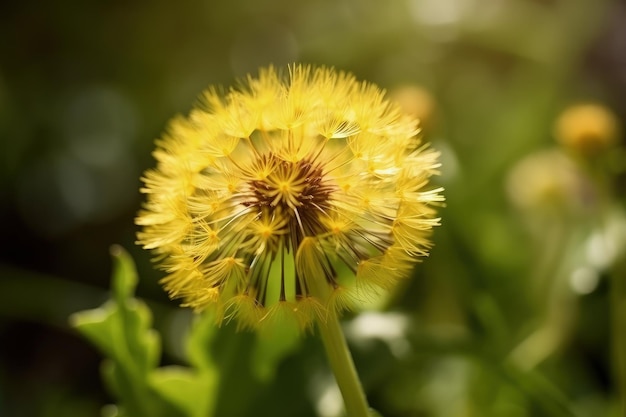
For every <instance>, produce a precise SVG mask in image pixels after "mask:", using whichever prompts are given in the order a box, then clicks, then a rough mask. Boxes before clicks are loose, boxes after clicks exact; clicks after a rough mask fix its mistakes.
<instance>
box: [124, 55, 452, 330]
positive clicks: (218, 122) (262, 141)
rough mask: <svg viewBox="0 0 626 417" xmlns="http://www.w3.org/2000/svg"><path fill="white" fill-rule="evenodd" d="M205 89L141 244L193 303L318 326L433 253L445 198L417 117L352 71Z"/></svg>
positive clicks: (143, 220)
mask: <svg viewBox="0 0 626 417" xmlns="http://www.w3.org/2000/svg"><path fill="white" fill-rule="evenodd" d="M242 84H243V85H242V86H241V87H240V88H239V89H232V90H230V91H229V92H228V93H226V94H224V95H220V94H219V93H218V92H217V91H216V90H209V91H207V92H205V93H204V95H203V96H202V98H201V103H200V104H199V105H198V106H197V107H196V108H194V109H193V110H192V111H191V113H190V114H189V116H188V117H178V118H175V119H174V120H173V121H172V122H171V124H170V127H169V129H168V132H167V134H166V135H165V136H164V138H163V139H161V140H158V141H157V149H156V151H155V152H154V157H155V158H156V160H157V167H156V168H155V169H153V170H149V171H147V172H146V173H145V175H144V177H143V181H144V184H145V186H144V187H143V188H142V192H143V193H145V194H146V196H147V198H146V202H145V204H144V208H143V210H142V211H141V212H140V213H139V215H138V217H137V219H136V222H137V224H138V225H140V226H142V230H141V231H140V232H139V233H138V241H139V243H140V244H141V245H143V247H144V248H146V249H149V250H151V251H152V252H153V253H154V255H155V258H156V260H157V261H158V263H159V265H160V267H161V268H162V269H163V270H164V271H166V273H167V274H168V275H167V276H166V277H165V278H164V279H163V281H162V283H163V285H164V287H165V288H166V290H167V291H168V292H169V294H170V296H171V297H174V298H182V299H183V302H184V304H183V305H185V306H190V307H193V308H196V309H203V308H205V307H207V306H214V307H215V308H216V310H217V311H218V313H219V318H220V319H223V318H230V317H237V318H238V319H239V320H240V323H241V324H243V325H248V326H251V327H256V326H258V325H261V324H263V323H265V322H271V321H272V319H274V318H279V317H288V318H292V319H295V320H297V322H298V323H299V325H301V326H302V327H306V326H307V325H309V324H310V323H311V322H312V321H313V320H315V319H321V320H324V317H326V314H334V313H336V312H339V311H340V310H342V309H344V308H346V307H349V305H350V301H351V300H354V299H359V298H361V297H367V296H368V295H369V294H371V293H372V292H375V291H376V288H383V289H384V288H388V287H390V286H392V285H393V284H394V282H396V280H398V279H400V278H402V277H405V276H407V275H408V274H410V271H411V268H412V266H413V265H414V263H415V262H416V261H417V260H418V259H419V257H421V256H424V255H427V253H428V250H429V247H430V241H429V235H430V232H431V229H432V227H433V226H436V225H437V224H438V223H439V219H437V218H436V212H435V210H434V208H433V206H436V205H437V203H439V202H441V201H442V200H443V197H442V196H441V194H440V192H441V190H440V189H433V188H432V187H429V178H430V177H431V176H432V175H433V174H436V173H437V168H438V166H439V163H438V153H437V152H435V151H432V150H430V149H429V148H428V147H427V146H426V145H424V144H422V143H421V142H420V140H419V138H418V137H417V136H416V135H417V134H418V132H419V129H418V128H417V120H415V119H413V118H411V117H410V116H408V115H405V114H403V113H402V111H401V110H400V107H399V106H398V105H395V104H392V103H390V102H388V101H387V100H386V99H385V96H384V92H383V91H381V90H380V89H379V88H377V87H376V86H374V85H372V84H368V83H365V82H359V81H357V80H356V79H355V78H354V77H353V76H352V75H350V74H347V73H343V72H336V71H334V70H332V69H328V68H311V67H308V66H302V65H294V66H292V67H290V68H289V71H288V74H284V75H283V74H282V73H280V72H278V71H276V70H275V69H273V68H269V69H265V70H261V71H260V74H259V76H258V78H252V77H248V79H247V80H246V81H245V82H244V83H242Z"/></svg>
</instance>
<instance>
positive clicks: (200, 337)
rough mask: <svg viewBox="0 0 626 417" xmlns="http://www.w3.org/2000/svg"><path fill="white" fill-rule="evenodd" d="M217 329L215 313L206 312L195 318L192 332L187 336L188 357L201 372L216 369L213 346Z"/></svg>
mask: <svg viewBox="0 0 626 417" xmlns="http://www.w3.org/2000/svg"><path fill="white" fill-rule="evenodd" d="M217 329H218V327H217V325H216V324H215V316H214V314H213V312H211V311H205V312H204V313H202V314H198V315H196V316H195V317H194V321H193V324H192V326H191V331H190V332H189V335H188V336H187V356H188V358H189V362H190V363H191V364H192V365H194V366H195V367H197V368H199V369H201V370H205V369H206V370H212V371H214V370H215V369H216V364H215V361H214V358H213V356H212V354H211V346H212V344H213V340H214V339H215V336H216V334H217Z"/></svg>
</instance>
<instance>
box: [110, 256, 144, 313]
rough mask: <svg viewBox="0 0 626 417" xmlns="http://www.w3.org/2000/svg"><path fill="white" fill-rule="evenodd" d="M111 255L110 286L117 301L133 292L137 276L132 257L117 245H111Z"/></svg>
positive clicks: (121, 300)
mask: <svg viewBox="0 0 626 417" xmlns="http://www.w3.org/2000/svg"><path fill="white" fill-rule="evenodd" d="M111 256H112V257H113V282H112V283H111V287H112V289H113V294H114V295H115V299H116V300H117V302H118V303H120V304H121V303H122V302H123V300H128V299H129V298H131V297H132V296H133V295H134V294H135V288H136V287H137V282H138V281H139V278H138V277H137V269H136V268H135V262H134V261H133V258H131V256H130V255H129V254H128V252H126V250H124V248H122V247H121V246H119V245H113V246H111Z"/></svg>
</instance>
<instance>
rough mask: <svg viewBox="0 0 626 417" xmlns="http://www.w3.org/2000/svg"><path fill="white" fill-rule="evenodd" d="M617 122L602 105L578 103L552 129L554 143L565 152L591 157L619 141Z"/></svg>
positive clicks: (613, 115) (569, 108) (567, 110)
mask: <svg viewBox="0 0 626 417" xmlns="http://www.w3.org/2000/svg"><path fill="white" fill-rule="evenodd" d="M619 131H620V126H619V121H618V120H617V117H616V116H615V114H613V112H612V111H611V110H610V109H608V108H607V107H605V106H603V105H601V104H593V103H587V104H578V105H574V106H570V107H568V108H566V109H565V110H564V111H563V112H562V113H561V114H560V115H559V117H558V118H557V120H556V123H555V126H554V135H555V137H556V140H557V141H558V142H559V143H560V144H561V145H562V146H564V147H565V148H566V149H571V150H573V151H575V152H577V153H580V154H582V155H594V154H596V153H598V152H600V151H603V150H606V149H608V148H610V147H611V146H613V145H615V144H616V143H617V141H618V139H619Z"/></svg>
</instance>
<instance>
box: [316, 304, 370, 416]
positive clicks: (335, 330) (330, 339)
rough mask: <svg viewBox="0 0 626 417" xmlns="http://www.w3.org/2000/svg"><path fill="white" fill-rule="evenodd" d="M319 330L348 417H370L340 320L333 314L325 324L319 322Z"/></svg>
mask: <svg viewBox="0 0 626 417" xmlns="http://www.w3.org/2000/svg"><path fill="white" fill-rule="evenodd" d="M317 327H318V329H319V332H320V336H321V337H322V341H323V342H324V348H325V349H326V355H327V356H328V361H329V362H330V366H331V368H332V370H333V373H334V374H335V378H336V380H337V385H339V390H340V391H341V395H342V396H343V401H344V404H345V406H346V412H347V413H348V417H368V416H369V407H368V405H367V400H366V398H365V393H364V392H363V387H362V386H361V381H360V380H359V376H358V375H357V372H356V368H355V367H354V361H353V360H352V355H351V354H350V350H349V349H348V345H347V343H346V338H345V337H344V335H343V333H342V331H341V326H340V325H339V319H338V318H337V316H336V315H334V314H331V315H329V317H328V318H327V320H326V321H325V322H321V321H319V322H318V326H317Z"/></svg>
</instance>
